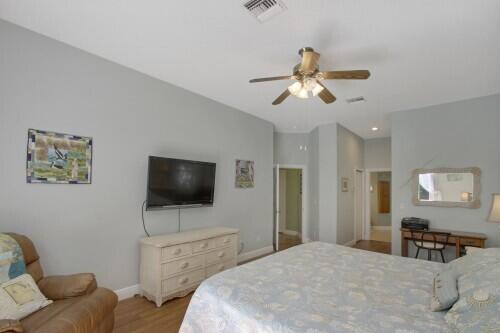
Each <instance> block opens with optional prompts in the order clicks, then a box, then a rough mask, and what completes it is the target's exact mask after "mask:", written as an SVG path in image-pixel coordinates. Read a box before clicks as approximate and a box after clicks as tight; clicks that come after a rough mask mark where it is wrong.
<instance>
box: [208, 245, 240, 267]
mask: <svg viewBox="0 0 500 333" xmlns="http://www.w3.org/2000/svg"><path fill="white" fill-rule="evenodd" d="M234 252H235V251H234V248H231V247H227V248H224V249H219V250H216V251H212V252H210V253H207V265H210V264H214V263H219V262H223V261H226V260H229V259H232V258H234Z"/></svg>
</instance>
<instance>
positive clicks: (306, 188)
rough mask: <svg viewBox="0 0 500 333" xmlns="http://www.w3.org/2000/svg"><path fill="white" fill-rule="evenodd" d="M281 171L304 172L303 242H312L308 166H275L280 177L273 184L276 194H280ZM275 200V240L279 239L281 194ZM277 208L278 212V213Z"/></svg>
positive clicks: (274, 169)
mask: <svg viewBox="0 0 500 333" xmlns="http://www.w3.org/2000/svg"><path fill="white" fill-rule="evenodd" d="M280 169H299V170H301V171H302V220H301V228H300V235H301V237H300V238H301V242H302V243H307V242H310V238H309V183H308V174H307V166H306V165H304V164H275V165H274V168H273V171H274V172H276V176H277V177H278V181H277V182H275V183H274V184H273V186H274V190H275V191H276V192H275V193H279V170H280ZM274 200H277V203H276V207H275V211H274V212H273V214H274V216H275V218H274V220H275V221H273V223H274V224H275V225H274V227H273V232H274V235H273V239H278V234H279V213H280V212H279V210H280V208H279V194H278V195H277V196H276V198H275V199H274ZM276 208H277V211H276ZM276 249H278V250H279V244H276Z"/></svg>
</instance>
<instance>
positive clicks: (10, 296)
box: [0, 274, 52, 320]
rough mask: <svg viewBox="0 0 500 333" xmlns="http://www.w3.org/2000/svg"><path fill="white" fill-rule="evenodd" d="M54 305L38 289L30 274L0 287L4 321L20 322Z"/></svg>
mask: <svg viewBox="0 0 500 333" xmlns="http://www.w3.org/2000/svg"><path fill="white" fill-rule="evenodd" d="M50 303H52V301H50V300H48V299H47V298H46V297H45V296H44V295H43V294H42V293H41V292H40V289H38V286H37V285H36V283H35V281H34V280H33V278H32V277H31V275H29V274H23V275H21V276H18V277H16V278H14V279H12V280H9V281H7V282H4V283H2V284H1V285H0V313H1V314H2V319H15V320H20V319H23V318H24V317H27V316H29V315H30V314H32V313H33V312H35V311H38V310H40V309H41V308H44V307H46V306H47V305H49V304H50Z"/></svg>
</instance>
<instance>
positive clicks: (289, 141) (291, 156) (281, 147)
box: [274, 133, 309, 165]
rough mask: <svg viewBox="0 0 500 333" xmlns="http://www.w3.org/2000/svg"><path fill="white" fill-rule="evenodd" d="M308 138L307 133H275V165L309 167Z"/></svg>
mask: <svg viewBox="0 0 500 333" xmlns="http://www.w3.org/2000/svg"><path fill="white" fill-rule="evenodd" d="M308 136H309V135H308V134H307V133H274V163H276V164H302V165H307V163H308V155H307V149H308V147H307V146H308V143H307V142H308ZM301 146H302V150H301V149H300V147H301Z"/></svg>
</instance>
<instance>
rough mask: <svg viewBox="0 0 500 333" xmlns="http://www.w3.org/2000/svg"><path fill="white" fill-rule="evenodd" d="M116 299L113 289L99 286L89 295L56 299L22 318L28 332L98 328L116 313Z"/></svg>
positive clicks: (84, 331)
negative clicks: (114, 311)
mask: <svg viewBox="0 0 500 333" xmlns="http://www.w3.org/2000/svg"><path fill="white" fill-rule="evenodd" d="M117 302H118V297H117V296H116V294H115V293H113V292H112V291H111V290H108V289H105V288H97V289H96V290H95V291H94V292H92V293H91V294H89V295H86V296H81V297H75V298H69V299H65V300H60V301H55V302H54V303H53V304H51V305H49V306H47V307H46V308H44V309H42V310H40V311H38V312H35V313H34V314H32V315H31V316H29V317H26V318H25V319H23V320H22V324H23V326H24V328H25V330H26V332H27V333H30V332H36V333H56V332H57V333H91V332H96V331H97V330H98V327H99V325H101V324H102V323H103V321H106V319H107V318H108V317H109V316H113V310H114V308H115V306H116V304H117ZM111 327H112V325H111ZM106 332H108V331H106Z"/></svg>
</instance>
